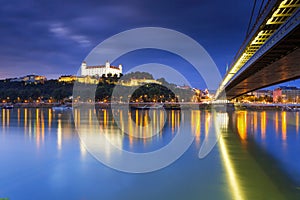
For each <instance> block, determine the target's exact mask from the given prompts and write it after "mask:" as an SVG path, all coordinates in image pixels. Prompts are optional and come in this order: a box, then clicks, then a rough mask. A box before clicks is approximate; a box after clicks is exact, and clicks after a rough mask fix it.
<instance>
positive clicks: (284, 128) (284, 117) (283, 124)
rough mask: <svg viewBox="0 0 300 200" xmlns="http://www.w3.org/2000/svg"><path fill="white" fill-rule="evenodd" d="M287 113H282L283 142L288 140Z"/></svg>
mask: <svg viewBox="0 0 300 200" xmlns="http://www.w3.org/2000/svg"><path fill="white" fill-rule="evenodd" d="M286 125H287V124H286V112H285V111H284V112H282V113H281V133H282V140H286Z"/></svg>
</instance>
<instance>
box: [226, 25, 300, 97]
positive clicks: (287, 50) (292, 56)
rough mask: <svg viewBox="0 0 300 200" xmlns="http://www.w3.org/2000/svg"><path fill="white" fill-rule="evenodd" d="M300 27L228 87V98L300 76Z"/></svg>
mask: <svg viewBox="0 0 300 200" xmlns="http://www.w3.org/2000/svg"><path fill="white" fill-rule="evenodd" d="M299 47H300V27H299V26H298V27H297V28H296V29H295V30H293V32H292V33H291V34H289V35H288V36H287V37H286V38H284V39H283V40H281V41H280V42H279V43H278V44H277V45H275V46H274V47H273V48H272V49H270V50H269V51H268V52H266V53H265V54H264V55H262V56H261V58H259V59H257V61H256V62H254V63H253V64H252V65H251V66H250V67H248V68H247V69H246V70H244V71H243V72H242V73H241V74H240V75H239V76H238V77H236V78H235V79H234V80H232V81H231V82H230V83H229V84H228V85H227V86H226V87H225V91H226V97H227V99H233V98H235V97H238V96H240V95H243V94H245V93H248V92H251V91H254V90H257V89H260V88H264V87H268V86H271V85H275V84H278V83H281V82H285V81H289V80H294V79H298V78H300V48H299Z"/></svg>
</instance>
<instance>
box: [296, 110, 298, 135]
mask: <svg viewBox="0 0 300 200" xmlns="http://www.w3.org/2000/svg"><path fill="white" fill-rule="evenodd" d="M298 132H299V113H298V112H297V113H296V133H297V134H298Z"/></svg>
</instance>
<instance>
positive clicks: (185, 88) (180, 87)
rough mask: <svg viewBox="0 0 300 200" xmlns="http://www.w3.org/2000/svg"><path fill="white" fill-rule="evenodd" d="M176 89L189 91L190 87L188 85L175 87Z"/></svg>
mask: <svg viewBox="0 0 300 200" xmlns="http://www.w3.org/2000/svg"><path fill="white" fill-rule="evenodd" d="M176 87H177V88H179V89H182V90H191V87H190V86H188V85H182V86H180V85H177V86H176Z"/></svg>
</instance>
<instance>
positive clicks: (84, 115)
mask: <svg viewBox="0 0 300 200" xmlns="http://www.w3.org/2000/svg"><path fill="white" fill-rule="evenodd" d="M116 114H117V115H118V117H119V120H120V122H121V123H120V127H118V126H117V121H116V120H115V119H114V118H113V115H112V112H110V111H109V110H107V109H100V110H94V109H86V110H81V109H74V116H73V117H74V119H75V120H72V112H54V111H53V110H52V109H42V108H40V109H27V108H25V109H13V110H5V109H3V110H2V111H1V118H2V119H1V121H2V123H1V122H0V124H1V125H2V130H3V133H5V130H7V128H11V127H14V126H16V127H19V128H20V129H22V132H21V134H23V133H24V136H25V138H27V139H28V138H29V140H31V141H33V143H34V144H35V145H36V147H37V149H39V150H40V149H41V147H42V146H43V145H45V143H47V142H49V140H50V141H51V139H53V138H54V139H55V140H54V145H53V146H55V149H56V151H57V152H60V153H62V152H63V151H64V149H65V148H66V146H67V144H68V141H69V140H71V139H72V138H74V137H76V132H75V129H74V122H75V126H78V127H79V126H86V127H85V128H86V130H87V131H89V130H90V129H89V127H91V126H93V124H94V123H95V121H94V117H93V116H94V115H95V116H96V119H97V123H98V125H99V126H98V127H99V130H98V133H97V134H103V135H105V137H106V138H108V139H109V140H110V141H111V143H112V144H114V145H115V146H117V147H119V148H122V149H126V150H128V151H132V152H149V151H154V150H156V149H159V148H161V147H163V146H165V145H166V144H167V143H169V142H170V141H171V140H172V138H174V136H175V135H176V132H177V130H179V129H182V127H181V125H182V123H183V124H184V125H186V126H187V127H189V129H186V130H190V131H191V132H192V133H193V135H195V142H194V146H192V147H191V148H192V149H196V150H195V151H199V149H200V147H201V144H202V142H203V141H204V139H205V137H208V136H209V134H210V133H209V130H210V128H211V124H212V123H215V125H216V126H217V127H218V130H219V131H221V132H222V136H221V138H220V141H219V143H218V145H219V146H218V147H219V148H216V149H217V151H218V153H220V158H219V157H218V156H216V155H214V157H209V156H210V155H209V156H208V160H209V159H211V160H214V161H213V163H212V164H211V166H217V167H218V168H220V169H221V171H222V172H223V174H222V175H223V176H224V180H223V179H222V178H223V177H219V179H220V180H221V181H220V182H222V183H224V184H225V186H224V188H226V189H224V191H227V190H228V191H229V192H228V193H229V194H230V199H235V200H238V199H251V198H252V197H253V198H252V199H262V198H258V196H259V195H260V194H261V193H262V192H264V191H265V192H266V193H267V194H270V196H272V199H280V198H281V197H282V196H285V194H281V193H282V192H281V191H278V190H276V188H279V187H280V188H284V187H285V186H284V183H280V181H277V182H276V181H274V180H273V179H270V178H269V177H270V176H269V174H267V172H266V170H265V168H266V169H267V170H268V171H276V169H277V168H280V169H283V171H278V170H277V171H276V175H275V176H280V174H281V173H283V174H285V173H287V174H288V175H289V176H291V179H294V180H295V181H296V182H297V183H298V184H299V185H300V178H299V177H300V161H299V159H298V155H299V153H300V150H299V146H297V145H299V142H300V141H299V137H298V132H299V113H298V112H297V113H291V112H280V111H236V112H234V113H232V114H228V113H211V112H210V111H204V110H189V111H178V110H172V111H163V110H153V111H150V110H130V111H129V112H125V111H124V110H118V112H117V113H116ZM128 119H132V120H128ZM122 130H128V132H127V133H124V132H123V131H122ZM235 130H236V132H235ZM290 130H292V131H290ZM133 132H136V133H138V134H139V135H138V136H139V137H140V138H137V137H135V135H134V134H132V133H133ZM50 135H51V137H50ZM47 136H49V137H47ZM46 138H47V139H48V138H50V139H49V140H48V141H47V139H46ZM76 141H77V140H76ZM76 144H77V148H78V149H79V151H80V158H86V157H87V150H86V148H85V146H84V145H83V144H82V143H80V142H78V143H76ZM49 146H51V145H49ZM49 146H48V147H49ZM253 146H255V148H253ZM104 148H108V147H104ZM253 149H255V151H254V150H253ZM106 152H107V154H106V156H107V157H108V158H110V157H111V153H112V152H111V151H110V149H106ZM253 152H254V153H253ZM257 152H258V153H257ZM266 154H267V155H268V156H269V157H271V158H274V160H275V161H274V160H271V161H272V162H271V161H269V160H268V159H266V160H267V161H264V162H259V161H258V160H259V159H262V158H263V159H262V160H264V159H265V158H266ZM193 155H194V154H193ZM189 156H190V155H189ZM269 157H268V158H269ZM185 159H186V158H185ZM193 159H194V160H196V159H195V158H193ZM218 159H220V163H221V164H220V163H218ZM204 160H205V159H204ZM189 162H190V161H188V162H187V163H186V166H190V163H189ZM197 162H198V160H197ZM199 162H206V161H199ZM261 163H263V164H261ZM181 164H182V163H181ZM182 165H184V164H182ZM277 165H279V166H280V167H277V168H276V166H277ZM274 166H275V167H274ZM193 173H194V175H195V176H196V175H198V174H199V173H201V172H199V171H197V170H195V171H193ZM266 174H267V175H266ZM199 184H201V183H199ZM271 193H272V194H271ZM250 197H251V198H250ZM259 197H261V196H259ZM273 197H274V198H273ZM277 197H278V198H277ZM279 197H280V198H279Z"/></svg>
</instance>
